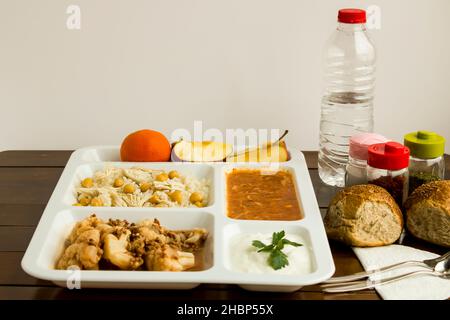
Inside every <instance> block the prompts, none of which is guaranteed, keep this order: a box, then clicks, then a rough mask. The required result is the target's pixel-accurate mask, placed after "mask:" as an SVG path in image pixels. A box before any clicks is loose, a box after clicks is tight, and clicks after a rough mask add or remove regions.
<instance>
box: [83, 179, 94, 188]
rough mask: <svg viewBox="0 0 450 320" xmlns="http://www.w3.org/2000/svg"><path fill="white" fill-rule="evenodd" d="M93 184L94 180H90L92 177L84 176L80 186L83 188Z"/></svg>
mask: <svg viewBox="0 0 450 320" xmlns="http://www.w3.org/2000/svg"><path fill="white" fill-rule="evenodd" d="M93 185H94V181H92V178H86V179H84V180H83V181H81V186H82V187H83V188H90V187H92V186H93Z"/></svg>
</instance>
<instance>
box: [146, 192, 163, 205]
mask: <svg viewBox="0 0 450 320" xmlns="http://www.w3.org/2000/svg"><path fill="white" fill-rule="evenodd" d="M149 201H150V203H151V204H158V203H160V202H161V199H160V198H159V197H158V196H157V195H156V194H154V195H152V197H151V198H150V200H149Z"/></svg>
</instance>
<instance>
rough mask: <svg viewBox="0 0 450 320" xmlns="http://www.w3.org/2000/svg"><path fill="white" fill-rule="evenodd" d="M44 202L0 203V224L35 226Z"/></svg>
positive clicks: (42, 210)
mask: <svg viewBox="0 0 450 320" xmlns="http://www.w3.org/2000/svg"><path fill="white" fill-rule="evenodd" d="M44 209H45V205H44V204H29V205H23V204H0V226H37V224H38V222H39V219H40V218H41V216H42V212H44Z"/></svg>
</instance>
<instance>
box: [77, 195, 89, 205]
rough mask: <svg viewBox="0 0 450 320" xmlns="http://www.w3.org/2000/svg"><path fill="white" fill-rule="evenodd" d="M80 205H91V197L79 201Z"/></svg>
mask: <svg viewBox="0 0 450 320" xmlns="http://www.w3.org/2000/svg"><path fill="white" fill-rule="evenodd" d="M79 202H80V204H81V205H82V206H88V205H89V204H90V203H91V198H90V197H83V198H81V199H80V200H79Z"/></svg>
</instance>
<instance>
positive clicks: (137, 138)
mask: <svg viewBox="0 0 450 320" xmlns="http://www.w3.org/2000/svg"><path fill="white" fill-rule="evenodd" d="M170 152H171V149H170V143H169V140H167V138H166V137H165V136H164V135H163V134H162V133H160V132H158V131H153V130H139V131H136V132H133V133H131V134H129V135H128V136H126V138H125V139H124V140H123V142H122V145H121V147H120V158H121V159H122V161H136V162H165V161H169V159H170Z"/></svg>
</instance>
